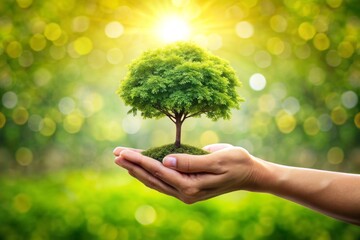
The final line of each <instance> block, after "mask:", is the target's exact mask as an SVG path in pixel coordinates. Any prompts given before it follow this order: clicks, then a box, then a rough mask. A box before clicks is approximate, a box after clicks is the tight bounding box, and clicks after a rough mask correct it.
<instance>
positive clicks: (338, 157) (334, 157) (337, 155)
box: [327, 147, 344, 165]
mask: <svg viewBox="0 0 360 240" xmlns="http://www.w3.org/2000/svg"><path fill="white" fill-rule="evenodd" d="M327 159H328V162H329V163H331V164H334V165H336V164H340V163H342V162H343V160H344V152H343V150H342V149H341V148H339V147H332V148H330V149H329V151H328V153H327Z"/></svg>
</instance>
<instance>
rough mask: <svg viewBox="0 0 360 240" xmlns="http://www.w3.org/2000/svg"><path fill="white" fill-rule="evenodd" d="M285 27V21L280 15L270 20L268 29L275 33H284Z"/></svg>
mask: <svg viewBox="0 0 360 240" xmlns="http://www.w3.org/2000/svg"><path fill="white" fill-rule="evenodd" d="M287 25H288V24H287V21H286V19H285V18H284V17H283V16H281V15H275V16H272V17H271V18H270V27H271V28H272V30H274V31H275V32H285V31H286V28H287Z"/></svg>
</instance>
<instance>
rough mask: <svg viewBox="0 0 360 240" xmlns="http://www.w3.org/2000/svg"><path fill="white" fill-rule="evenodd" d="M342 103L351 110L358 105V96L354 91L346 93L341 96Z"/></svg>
mask: <svg viewBox="0 0 360 240" xmlns="http://www.w3.org/2000/svg"><path fill="white" fill-rule="evenodd" d="M341 102H342V104H343V105H344V107H346V108H347V109H351V108H353V107H355V106H356V104H357V103H358V96H357V95H356V93H355V92H353V91H346V92H344V93H343V94H342V95H341Z"/></svg>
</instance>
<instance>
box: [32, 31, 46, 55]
mask: <svg viewBox="0 0 360 240" xmlns="http://www.w3.org/2000/svg"><path fill="white" fill-rule="evenodd" d="M29 45H30V47H31V49H32V50H34V51H36V52H40V51H41V50H43V49H44V48H45V47H46V39H45V37H44V35H42V34H40V33H36V34H35V35H33V36H32V37H31V38H30V41H29Z"/></svg>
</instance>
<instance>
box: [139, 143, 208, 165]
mask: <svg viewBox="0 0 360 240" xmlns="http://www.w3.org/2000/svg"><path fill="white" fill-rule="evenodd" d="M171 153H186V154H192V155H203V154H208V153H209V152H208V151H205V150H203V149H201V148H197V147H193V146H190V145H185V144H181V145H180V147H178V148H177V147H175V145H174V144H173V143H172V144H167V145H164V146H160V147H154V148H149V149H148V150H145V151H143V152H142V154H143V155H145V156H148V157H151V158H154V159H156V160H158V161H162V159H163V158H164V157H165V156H166V155H169V154H171Z"/></svg>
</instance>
